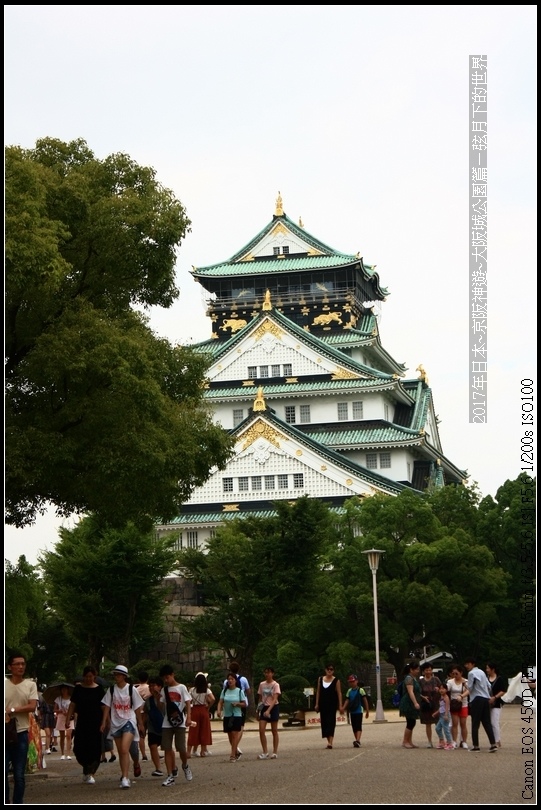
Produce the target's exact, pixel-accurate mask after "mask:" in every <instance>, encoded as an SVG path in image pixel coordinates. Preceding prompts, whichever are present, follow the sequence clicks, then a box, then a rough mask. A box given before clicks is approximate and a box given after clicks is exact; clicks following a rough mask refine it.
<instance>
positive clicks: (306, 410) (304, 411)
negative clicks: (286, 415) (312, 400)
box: [299, 405, 310, 425]
mask: <svg viewBox="0 0 541 810" xmlns="http://www.w3.org/2000/svg"><path fill="white" fill-rule="evenodd" d="M299 416H300V420H301V422H302V423H303V424H305V425H306V424H308V422H310V405H301V406H300V407H299Z"/></svg>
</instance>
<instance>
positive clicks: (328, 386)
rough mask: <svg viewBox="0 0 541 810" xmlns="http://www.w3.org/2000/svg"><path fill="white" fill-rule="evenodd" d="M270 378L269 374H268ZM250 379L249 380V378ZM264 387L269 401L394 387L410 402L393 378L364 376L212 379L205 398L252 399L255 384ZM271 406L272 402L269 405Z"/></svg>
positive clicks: (224, 402) (225, 401) (216, 401)
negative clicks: (216, 382)
mask: <svg viewBox="0 0 541 810" xmlns="http://www.w3.org/2000/svg"><path fill="white" fill-rule="evenodd" d="M269 379H270V378H269ZM250 382H251V381H250ZM260 387H261V388H262V389H263V395H264V397H265V399H266V400H269V401H270V402H271V398H272V397H276V398H277V399H287V398H289V397H291V396H292V395H294V396H295V397H299V396H306V397H318V396H332V395H333V394H336V393H345V392H351V393H355V392H357V391H362V392H363V393H381V392H385V391H394V392H395V394H396V395H397V399H398V400H399V401H400V402H402V403H403V404H405V405H411V404H412V400H411V397H410V396H409V395H408V394H406V392H404V391H402V389H401V387H400V384H399V383H398V382H397V381H396V380H389V381H386V380H369V379H368V380H367V379H366V378H357V379H349V380H348V379H346V380H318V381H314V382H304V383H303V381H302V379H301V380H299V381H298V382H294V383H285V382H284V383H274V384H271V383H266V382H265V381H264V380H257V381H254V385H253V386H251V385H236V386H231V387H230V388H216V387H213V385H212V383H211V384H210V386H209V388H207V389H206V390H205V393H204V396H205V399H206V400H211V401H212V402H214V403H223V404H226V403H228V402H231V400H238V399H242V400H246V399H248V400H250V399H251V400H253V399H254V396H255V391H256V389H257V388H260ZM271 407H272V405H271Z"/></svg>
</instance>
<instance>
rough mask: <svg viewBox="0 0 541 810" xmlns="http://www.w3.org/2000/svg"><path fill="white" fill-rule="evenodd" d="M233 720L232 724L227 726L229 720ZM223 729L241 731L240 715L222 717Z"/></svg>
mask: <svg viewBox="0 0 541 810" xmlns="http://www.w3.org/2000/svg"><path fill="white" fill-rule="evenodd" d="M231 720H233V726H232V727H230V726H229V722H230V721H231ZM224 731H225V732H226V734H227V732H228V731H242V717H224Z"/></svg>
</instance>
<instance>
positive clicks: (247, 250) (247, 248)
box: [191, 214, 389, 298]
mask: <svg viewBox="0 0 541 810" xmlns="http://www.w3.org/2000/svg"><path fill="white" fill-rule="evenodd" d="M276 239H278V241H280V242H284V241H289V242H291V244H290V245H288V247H289V248H290V250H289V253H287V254H285V255H284V254H282V255H280V256H279V257H277V256H276V255H275V254H274V251H273V249H272V241H273V240H276ZM291 248H292V249H291ZM350 265H358V269H359V270H360V271H361V273H362V275H363V276H364V278H365V280H366V281H371V282H372V284H373V285H374V289H375V290H376V291H377V293H378V294H379V295H380V296H381V298H386V297H387V296H388V295H389V291H388V290H387V289H385V288H384V287H382V286H381V283H380V279H379V275H378V273H376V272H375V269H374V266H372V265H369V264H364V262H363V260H362V258H361V256H360V255H359V254H355V255H354V254H348V253H342V252H340V251H337V250H334V248H331V247H329V246H328V245H326V244H325V243H324V242H322V241H321V240H319V239H317V238H316V237H315V236H312V234H310V233H308V232H307V231H305V230H304V228H303V227H301V226H299V225H296V224H295V223H294V222H293V221H292V220H291V219H290V218H289V217H288V216H287V215H286V214H281V215H279V216H274V217H273V218H272V220H271V221H270V222H269V223H267V225H265V227H264V228H263V229H262V230H261V231H260V232H259V233H258V234H257V235H256V236H254V237H253V238H252V239H251V240H250V241H249V242H248V243H247V244H246V245H244V247H243V248H241V249H240V250H239V251H237V253H235V254H234V255H233V256H231V258H230V259H227V260H226V261H222V262H219V263H218V264H210V265H206V266H205V267H194V268H192V270H191V274H192V276H193V277H194V278H195V279H199V280H202V279H205V278H227V277H230V276H250V275H257V276H264V275H275V274H278V273H283V272H288V273H295V272H303V271H306V270H325V269H327V270H328V269H335V268H341V267H348V266H350Z"/></svg>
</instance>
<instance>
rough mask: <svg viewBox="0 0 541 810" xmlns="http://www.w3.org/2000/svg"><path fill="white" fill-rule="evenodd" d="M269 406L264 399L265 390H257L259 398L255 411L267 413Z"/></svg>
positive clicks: (255, 401) (257, 398)
mask: <svg viewBox="0 0 541 810" xmlns="http://www.w3.org/2000/svg"><path fill="white" fill-rule="evenodd" d="M266 410H267V406H266V405H265V399H264V397H263V388H261V387H259V388H258V389H257V396H256V398H255V400H254V411H266Z"/></svg>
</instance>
